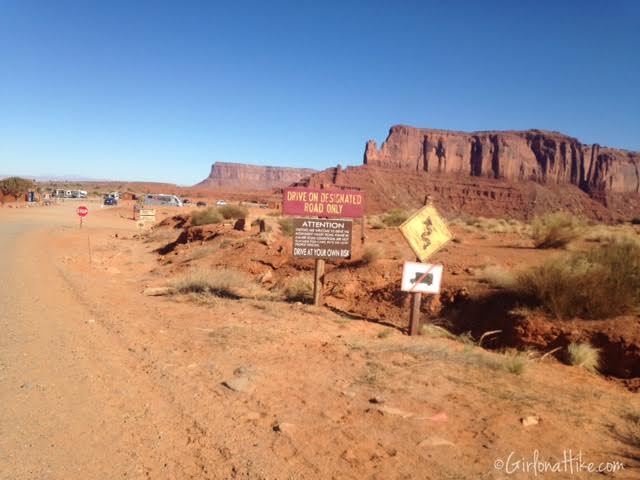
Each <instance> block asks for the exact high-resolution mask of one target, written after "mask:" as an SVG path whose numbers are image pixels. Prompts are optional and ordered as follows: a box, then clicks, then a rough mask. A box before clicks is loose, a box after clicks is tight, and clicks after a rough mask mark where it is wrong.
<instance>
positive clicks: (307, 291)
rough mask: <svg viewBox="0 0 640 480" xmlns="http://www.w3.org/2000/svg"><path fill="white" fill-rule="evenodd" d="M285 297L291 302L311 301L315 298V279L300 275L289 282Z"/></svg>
mask: <svg viewBox="0 0 640 480" xmlns="http://www.w3.org/2000/svg"><path fill="white" fill-rule="evenodd" d="M284 297H285V298H286V299H287V300H288V301H290V302H307V303H308V302H310V301H311V300H313V281H312V280H311V278H309V277H308V276H307V275H298V276H297V277H295V278H293V279H291V280H290V281H289V283H288V284H287V286H286V288H285V290H284Z"/></svg>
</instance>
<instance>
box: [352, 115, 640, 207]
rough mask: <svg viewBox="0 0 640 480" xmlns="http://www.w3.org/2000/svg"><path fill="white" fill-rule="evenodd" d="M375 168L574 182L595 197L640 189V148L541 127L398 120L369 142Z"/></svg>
mask: <svg viewBox="0 0 640 480" xmlns="http://www.w3.org/2000/svg"><path fill="white" fill-rule="evenodd" d="M364 163H365V164H366V165H370V166H373V167H380V168H387V169H401V170H411V171H422V172H430V173H443V174H455V175H460V176H463V177H465V176H466V177H469V176H471V177H485V178H493V179H504V180H512V181H522V180H532V181H534V182H537V183H540V184H558V185H563V184H571V185H575V186H577V187H578V188H580V189H581V190H583V191H584V192H587V193H589V194H590V195H591V196H593V197H598V196H602V195H604V194H607V193H609V192H613V193H639V192H640V152H630V151H626V150H619V149H615V148H608V147H601V146H600V145H597V144H594V145H586V144H582V143H581V142H580V141H578V140H577V139H575V138H572V137H569V136H567V135H563V134H561V133H557V132H546V131H541V130H526V131H504V132H502V131H493V132H471V133H465V132H453V131H447V130H433V129H422V128H413V127H407V126H404V125H396V126H393V127H392V128H391V130H390V131H389V136H388V137H387V139H386V141H385V142H384V143H383V144H382V146H381V148H380V149H378V148H377V147H376V143H375V142H374V141H373V140H370V141H369V142H367V146H366V150H365V153H364Z"/></svg>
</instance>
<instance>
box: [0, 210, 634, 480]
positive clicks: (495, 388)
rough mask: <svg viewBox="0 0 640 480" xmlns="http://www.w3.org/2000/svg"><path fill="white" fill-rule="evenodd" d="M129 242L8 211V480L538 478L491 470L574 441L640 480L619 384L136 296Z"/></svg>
mask: <svg viewBox="0 0 640 480" xmlns="http://www.w3.org/2000/svg"><path fill="white" fill-rule="evenodd" d="M134 233H135V230H134V227H133V222H131V221H127V220H126V219H123V218H122V217H121V215H120V214H119V213H117V211H115V210H113V211H106V210H105V211H97V212H93V211H92V212H91V213H90V217H89V220H88V222H87V225H86V227H85V230H83V231H82V232H81V231H79V230H78V229H77V224H76V220H75V217H74V216H73V206H61V207H52V208H49V209H33V210H30V211H28V210H15V211H13V210H8V209H2V210H1V211H0V285H2V288H1V289H0V331H1V332H2V335H1V336H0V405H1V406H2V407H1V408H0V478H1V479H3V480H4V479H16V480H17V479H65V480H69V479H83V480H85V479H115V478H154V479H155V478H160V479H163V478H176V479H182V478H203V479H209V478H211V479H218V478H247V479H253V478H263V479H280V478H283V479H284V478H296V479H297V478H300V479H303V478H304V479H315V478H354V479H356V478H438V479H441V478H442V479H446V478H496V479H498V478H532V477H531V476H530V475H528V474H524V473H522V472H520V473H519V474H518V475H510V476H508V477H506V476H505V475H504V472H502V471H499V470H496V469H495V468H494V462H495V460H496V459H498V458H503V457H506V455H507V454H508V453H509V452H510V451H515V452H516V454H517V455H520V456H522V457H528V456H530V455H532V453H533V451H534V449H543V453H544V454H545V455H546V457H545V458H555V459H558V458H561V457H562V455H563V450H564V449H567V448H572V449H573V450H574V451H577V450H580V451H582V452H583V455H584V456H585V458H587V459H589V460H592V461H603V462H608V461H619V462H622V463H624V464H625V465H626V466H627V468H626V469H625V470H623V471H619V472H617V473H615V474H612V475H611V478H634V477H633V474H637V470H636V469H635V468H636V467H637V461H638V458H640V456H638V453H637V450H636V449H635V446H634V445H632V444H631V443H629V441H628V438H627V436H625V435H626V432H627V431H626V430H625V428H626V426H627V424H626V423H625V422H626V420H625V418H626V417H625V415H626V412H628V411H630V410H629V409H632V410H633V409H637V408H638V406H639V404H638V400H637V396H634V395H632V394H630V393H629V392H626V391H624V390H622V389H620V388H618V387H616V386H615V385H611V384H609V383H607V382H606V381H604V380H602V379H599V378H594V377H591V376H589V375H588V374H586V373H584V372H579V371H576V369H570V368H568V367H564V366H562V365H557V364H555V363H554V364H549V363H535V364H532V365H531V366H530V367H529V369H528V370H527V372H525V374H523V375H522V376H517V375H513V374H510V373H506V372H505V371H503V370H501V369H500V368H497V367H496V365H498V363H497V362H496V361H493V360H492V359H494V358H498V357H497V356H495V354H489V353H484V352H483V351H481V349H477V348H472V347H469V346H468V345H467V346H464V345H462V344H460V343H458V342H455V341H453V340H448V339H440V338H437V339H433V338H432V339H429V338H420V339H410V338H407V337H405V336H403V335H401V334H399V333H397V332H393V331H392V332H389V331H388V330H387V329H386V328H385V327H382V326H379V325H374V324H370V323H367V322H359V321H353V320H350V319H348V318H345V317H342V316H339V315H336V314H333V313H330V312H328V311H326V310H325V309H316V308H313V307H308V306H305V305H295V304H293V305H292V304H285V303H282V302H270V301H257V300H247V299H243V300H230V299H212V301H211V302H209V303H207V304H204V305H203V304H195V303H194V302H192V301H186V300H184V301H179V300H180V299H175V298H173V299H172V298H165V297H147V296H144V295H143V294H142V291H143V290H144V286H145V285H146V284H148V283H151V284H158V283H161V282H162V280H163V279H162V278H158V277H157V276H154V265H155V263H154V262H156V257H155V255H154V254H153V253H152V251H151V250H152V247H151V246H150V245H147V244H145V243H144V242H141V241H140V240H138V239H135V238H133V234H134ZM116 234H118V236H117V237H116ZM89 236H90V237H91V242H93V243H92V258H91V260H92V261H91V263H90V262H89V258H88V253H89V252H88V237H89ZM230 380H231V382H230ZM229 384H231V386H232V388H229ZM527 416H536V417H537V418H541V419H542V421H541V422H540V423H539V424H537V425H535V426H532V427H526V428H525V427H523V425H522V422H521V419H522V418H524V417H527ZM634 462H635V463H634ZM516 473H517V472H516ZM567 478H591V477H590V475H587V474H583V473H579V474H575V475H571V476H570V477H567Z"/></svg>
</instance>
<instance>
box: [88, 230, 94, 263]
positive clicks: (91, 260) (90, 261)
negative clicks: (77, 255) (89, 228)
mask: <svg viewBox="0 0 640 480" xmlns="http://www.w3.org/2000/svg"><path fill="white" fill-rule="evenodd" d="M87 245H89V263H93V257H92V255H91V237H90V236H89V235H87Z"/></svg>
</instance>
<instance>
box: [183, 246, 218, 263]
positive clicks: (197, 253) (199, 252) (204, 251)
mask: <svg viewBox="0 0 640 480" xmlns="http://www.w3.org/2000/svg"><path fill="white" fill-rule="evenodd" d="M215 251H216V248H215V247H211V246H207V247H199V248H196V249H194V250H192V251H191V252H189V253H188V254H187V256H186V259H187V260H199V259H201V258H204V257H206V256H207V255H210V254H211V253H213V252H215Z"/></svg>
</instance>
